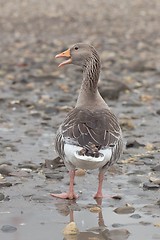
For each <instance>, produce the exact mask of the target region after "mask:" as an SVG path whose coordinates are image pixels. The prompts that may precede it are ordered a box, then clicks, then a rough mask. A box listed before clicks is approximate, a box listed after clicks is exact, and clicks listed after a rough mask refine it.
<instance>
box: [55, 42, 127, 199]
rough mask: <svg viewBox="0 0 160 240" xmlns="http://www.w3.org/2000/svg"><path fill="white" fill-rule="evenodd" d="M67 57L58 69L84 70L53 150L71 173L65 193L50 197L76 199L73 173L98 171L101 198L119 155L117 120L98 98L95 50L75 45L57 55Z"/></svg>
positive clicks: (119, 133) (97, 62)
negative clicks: (109, 170) (107, 174)
mask: <svg viewBox="0 0 160 240" xmlns="http://www.w3.org/2000/svg"><path fill="white" fill-rule="evenodd" d="M59 57H67V60H65V61H64V62H62V63H61V64H60V65H59V66H63V65H66V64H70V63H73V64H76V65H79V66H81V67H82V69H83V80H82V85H81V89H80V93H79V96H78V100H77V103H76V106H75V108H74V109H73V110H72V111H71V112H69V114H68V115H67V116H66V118H65V119H64V121H63V123H62V124H61V125H60V127H59V130H58V132H57V136H56V140H55V148H56V151H57V152H58V154H59V156H60V157H61V158H62V159H63V160H64V163H65V165H66V167H67V168H68V170H69V173H70V188H69V191H68V193H62V194H52V196H54V197H60V198H69V199H73V198H77V195H76V194H75V193H74V189H73V183H74V176H75V169H76V168H82V169H91V170H92V169H97V168H98V169H99V185H98V190H97V193H96V195H95V198H97V197H102V196H103V195H102V182H103V178H104V173H105V172H106V170H107V168H108V167H109V166H110V165H112V164H113V163H114V162H116V161H117V160H118V159H119V158H120V155H121V153H122V148H123V142H122V132H121V128H120V126H119V123H118V120H117V118H116V116H115V115H114V114H113V113H112V111H111V110H110V109H109V107H108V105H107V104H106V103H105V101H104V100H103V98H102V97H101V95H100V94H99V91H98V88H97V83H98V79H99V73H100V59H99V55H98V53H97V52H96V50H95V49H94V48H93V47H92V46H90V45H87V44H83V43H78V44H75V45H74V46H73V47H72V48H71V49H68V50H67V51H65V52H63V53H61V54H58V55H56V58H59Z"/></svg>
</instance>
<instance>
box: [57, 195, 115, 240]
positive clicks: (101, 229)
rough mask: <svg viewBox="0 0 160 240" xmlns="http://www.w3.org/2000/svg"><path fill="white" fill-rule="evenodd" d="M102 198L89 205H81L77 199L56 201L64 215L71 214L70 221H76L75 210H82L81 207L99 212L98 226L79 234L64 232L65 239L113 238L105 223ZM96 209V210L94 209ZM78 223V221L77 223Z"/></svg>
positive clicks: (94, 239) (59, 210) (98, 239)
mask: <svg viewBox="0 0 160 240" xmlns="http://www.w3.org/2000/svg"><path fill="white" fill-rule="evenodd" d="M101 206H102V199H97V200H96V204H88V205H87V206H82V207H80V206H79V205H78V204H77V203H76V201H75V200H73V201H67V202H63V204H62V203H56V207H57V211H58V212H59V213H60V214H61V215H63V216H68V215H69V222H70V223H71V222H75V219H74V211H81V209H88V211H90V212H92V210H93V211H94V213H96V214H97V216H98V217H97V222H98V223H97V226H95V227H92V228H91V229H87V230H86V231H80V230H79V229H78V230H79V232H78V233H77V234H64V238H63V240H104V239H105V240H111V238H109V230H108V229H107V226H106V225H105V223H104V218H103V212H102V207H101ZM94 209H95V210H94ZM75 224H76V223H75Z"/></svg>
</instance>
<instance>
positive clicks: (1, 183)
mask: <svg viewBox="0 0 160 240" xmlns="http://www.w3.org/2000/svg"><path fill="white" fill-rule="evenodd" d="M11 186H12V183H10V182H5V181H4V182H0V188H1V187H11Z"/></svg>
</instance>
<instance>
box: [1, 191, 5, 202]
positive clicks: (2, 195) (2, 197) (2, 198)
mask: <svg viewBox="0 0 160 240" xmlns="http://www.w3.org/2000/svg"><path fill="white" fill-rule="evenodd" d="M4 198H5V196H4V194H3V193H0V201H2V200H4Z"/></svg>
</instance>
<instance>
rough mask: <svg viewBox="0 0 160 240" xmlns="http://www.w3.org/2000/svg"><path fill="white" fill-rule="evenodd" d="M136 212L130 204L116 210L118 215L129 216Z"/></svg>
mask: <svg viewBox="0 0 160 240" xmlns="http://www.w3.org/2000/svg"><path fill="white" fill-rule="evenodd" d="M134 211H135V208H134V207H133V206H131V205H129V204H126V205H125V206H122V207H118V208H116V209H114V212H115V213H117V214H129V213H133V212H134Z"/></svg>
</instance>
